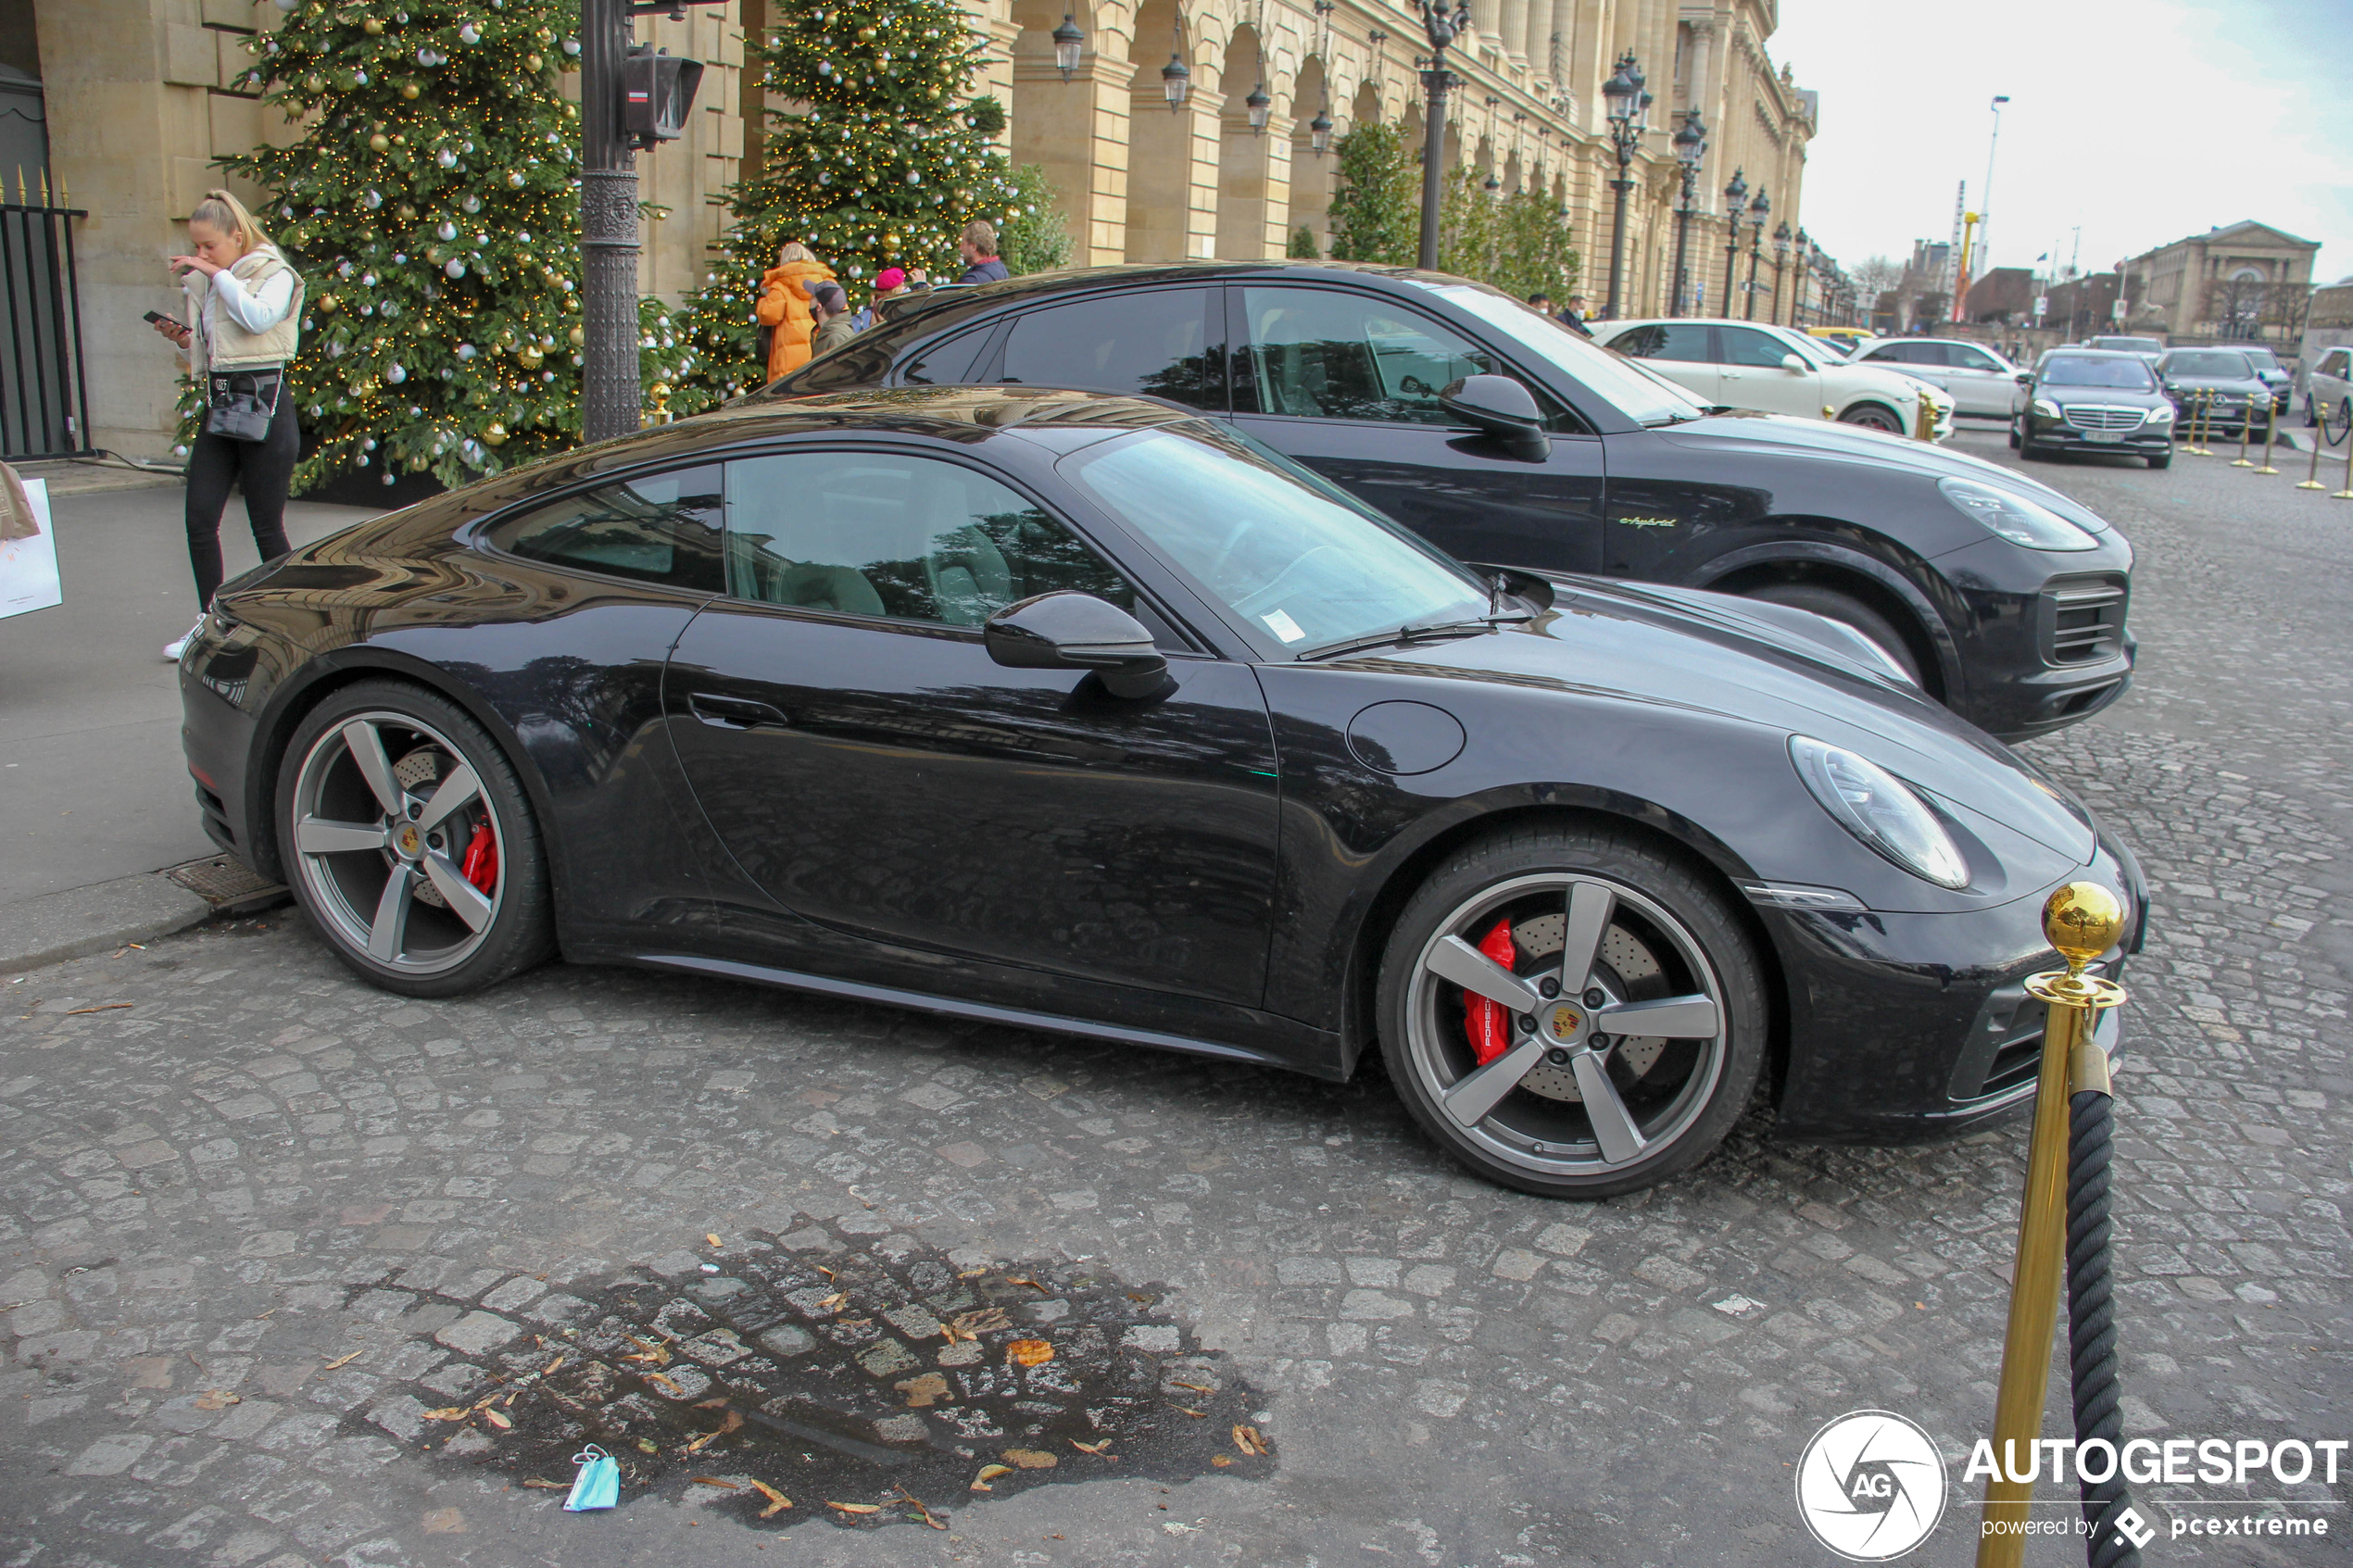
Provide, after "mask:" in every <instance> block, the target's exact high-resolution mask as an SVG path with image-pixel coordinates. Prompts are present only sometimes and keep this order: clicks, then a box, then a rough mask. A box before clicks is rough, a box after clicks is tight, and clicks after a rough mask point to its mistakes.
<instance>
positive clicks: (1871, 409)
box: [1838, 403, 1905, 435]
mask: <svg viewBox="0 0 2353 1568" xmlns="http://www.w3.org/2000/svg"><path fill="white" fill-rule="evenodd" d="M1838 422H1839V423H1841V424H1843V425H1855V426H1857V427H1859V428H1860V429H1863V430H1881V431H1885V432H1887V433H1889V434H1891V435H1902V434H1904V433H1905V431H1904V419H1903V416H1902V415H1900V414H1898V413H1897V412H1896V411H1895V410H1894V409H1893V408H1888V407H1887V406H1886V405H1885V404H1881V403H1857V404H1856V405H1855V407H1853V408H1849V409H1847V410H1846V412H1844V413H1843V414H1841V415H1840V416H1839V417H1838Z"/></svg>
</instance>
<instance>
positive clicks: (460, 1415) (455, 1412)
mask: <svg viewBox="0 0 2353 1568" xmlns="http://www.w3.org/2000/svg"><path fill="white" fill-rule="evenodd" d="M473 1413H474V1412H473V1411H472V1410H470V1409H468V1408H467V1407H466V1406H464V1405H451V1406H449V1407H448V1408H447V1409H446V1410H437V1411H425V1419H426V1420H427V1421H463V1420H465V1419H466V1417H468V1416H470V1415H472V1414H473Z"/></svg>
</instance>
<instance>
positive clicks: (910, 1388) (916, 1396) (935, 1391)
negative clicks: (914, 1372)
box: [891, 1372, 948, 1411]
mask: <svg viewBox="0 0 2353 1568" xmlns="http://www.w3.org/2000/svg"><path fill="white" fill-rule="evenodd" d="M891 1386H892V1387H894V1388H896V1389H898V1390H899V1391H900V1393H902V1394H904V1395H906V1396H907V1408H908V1409H909V1410H911V1411H920V1410H929V1409H930V1408H931V1407H932V1406H934V1405H936V1404H937V1403H938V1402H939V1401H940V1400H942V1399H946V1398H947V1397H948V1380H947V1379H946V1378H945V1377H942V1376H941V1375H940V1374H937V1373H936V1372H927V1373H925V1374H923V1375H922V1376H921V1377H910V1378H906V1379H904V1380H902V1381H900V1382H898V1383H894V1384H892V1385H891Z"/></svg>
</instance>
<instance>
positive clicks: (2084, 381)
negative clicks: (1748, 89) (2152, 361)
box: [2010, 348, 2176, 469]
mask: <svg viewBox="0 0 2353 1568" xmlns="http://www.w3.org/2000/svg"><path fill="white" fill-rule="evenodd" d="M2020 379H2021V381H2022V382H2023V383H2024V388H2025V390H2024V394H2023V395H2021V396H2020V398H2019V408H2018V412H2017V414H2016V415H2015V416H2014V417H2013V418H2012V419H2011V420H2010V448H2011V450H2013V451H2015V452H2016V453H2017V454H2018V455H2019V456H2020V457H2021V458H2045V457H2055V456H2057V454H2058V453H2061V452H2067V451H2087V452H2116V453H2120V454H2123V455H2125V456H2127V457H2134V458H2147V459H2148V466H2149V467H2151V468H2153V469H2161V468H2170V467H2171V466H2172V463H2173V427H2174V425H2175V423H2176V420H2175V418H2174V412H2173V400H2172V399H2171V398H2170V397H2168V396H2166V395H2165V394H2164V393H2163V392H2162V391H2161V390H2159V388H2158V384H2157V372H2156V371H2154V370H2150V369H2149V365H2148V361H2147V360H2146V359H2145V358H2142V357H2141V356H2140V355H2138V354H2118V353H2108V352H2103V351H2101V350H2098V349H2090V348H2054V349H2052V350H2050V351H2049V352H2048V353H2046V354H2045V355H2044V356H2043V358H2041V359H2040V360H2038V361H2037V362H2036V364H2035V366H2034V369H2033V371H2032V373H2031V374H2029V375H2027V376H2024V377H2021V378H2020Z"/></svg>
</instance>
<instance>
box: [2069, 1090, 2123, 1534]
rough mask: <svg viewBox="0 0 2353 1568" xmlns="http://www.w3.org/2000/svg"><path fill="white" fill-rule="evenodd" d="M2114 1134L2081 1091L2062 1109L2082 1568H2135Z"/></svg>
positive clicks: (2110, 1109)
mask: <svg viewBox="0 0 2353 1568" xmlns="http://www.w3.org/2000/svg"><path fill="white" fill-rule="evenodd" d="M2115 1128H2116V1110H2115V1102H2114V1101H2113V1100H2112V1099H2110V1098H2109V1097H2108V1095H2106V1094H2104V1093H2101V1092H2100V1091H2098V1090H2096V1089H2086V1090H2084V1091H2082V1093H2080V1094H2078V1095H2076V1096H2075V1097H2074V1098H2072V1099H2070V1101H2069V1102H2068V1136H2067V1324H2068V1365H2069V1371H2070V1375H2071V1378H2072V1381H2073V1384H2074V1388H2075V1445H2076V1447H2075V1452H2076V1456H2077V1457H2076V1465H2077V1474H2078V1478H2079V1484H2080V1486H2081V1487H2082V1496H2083V1522H2084V1524H2086V1525H2087V1526H2089V1527H2090V1530H2091V1534H2090V1535H2089V1536H2088V1537H2085V1539H2084V1543H2083V1560H2084V1562H2086V1563H2087V1564H2088V1565H2089V1568H2140V1562H2141V1549H2140V1548H2138V1547H2136V1546H2134V1545H2133V1543H2132V1541H2131V1540H2130V1539H2128V1538H2127V1537H2126V1536H2125V1535H2124V1533H2123V1531H2122V1530H2120V1528H2119V1527H2118V1524H2119V1521H2120V1519H2121V1518H2122V1516H2123V1514H2124V1512H2125V1510H2126V1509H2128V1508H2130V1507H2132V1505H2133V1499H2132V1495H2131V1493H2130V1492H2129V1491H2127V1490H2126V1488H2125V1485H2124V1474H2123V1465H2122V1463H2121V1462H2120V1460H2119V1459H2118V1458H2117V1457H2116V1456H2117V1455H2118V1453H2119V1452H2120V1449H2122V1448H2123V1446H2124V1423H2123V1419H2122V1415H2121V1412H2120V1411H2119V1410H2118V1408H2117V1399H2118V1393H2117V1378H2116V1313H2115V1307H2114V1292H2113V1289H2112V1271H2111V1267H2110V1259H2111V1251H2112V1243H2113V1240H2114V1233H2113V1230H2112V1228H2111V1227H2110V1225H2109V1223H2108V1167H2109V1156H2110V1154H2111V1152H2112V1150H2111V1143H2112V1139H2113V1135H2114V1133H2115ZM2095 1440H2096V1441H2100V1442H2104V1443H2106V1444H2107V1445H2108V1455H2109V1462H2108V1479H2107V1480H2105V1481H2088V1480H2082V1479H2081V1476H2082V1452H2083V1445H2084V1444H2086V1443H2089V1442H2093V1441H2095Z"/></svg>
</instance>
